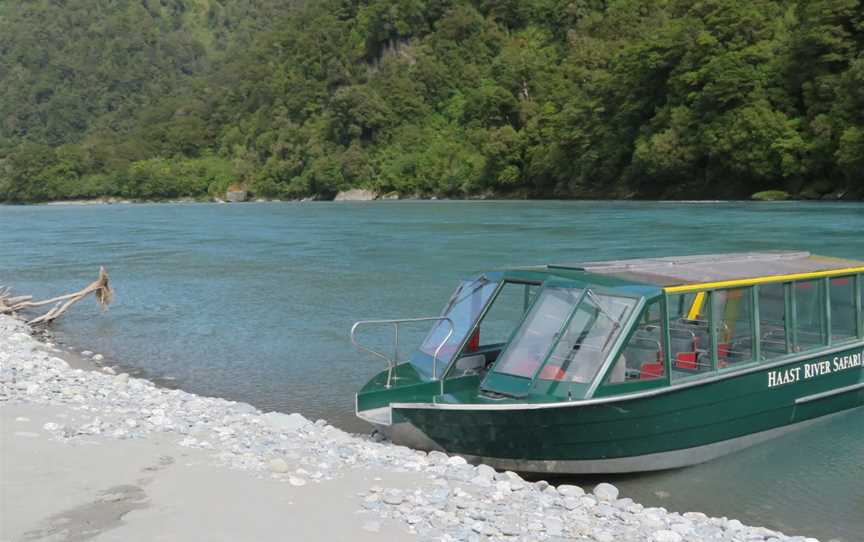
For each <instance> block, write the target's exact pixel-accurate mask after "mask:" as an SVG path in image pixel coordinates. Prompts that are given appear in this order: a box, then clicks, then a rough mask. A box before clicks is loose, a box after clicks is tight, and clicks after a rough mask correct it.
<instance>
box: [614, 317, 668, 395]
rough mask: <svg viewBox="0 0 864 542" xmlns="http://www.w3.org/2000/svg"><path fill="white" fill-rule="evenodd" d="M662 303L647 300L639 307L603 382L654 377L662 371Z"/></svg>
mask: <svg viewBox="0 0 864 542" xmlns="http://www.w3.org/2000/svg"><path fill="white" fill-rule="evenodd" d="M661 308H662V304H661V302H660V301H655V302H654V303H651V304H650V305H648V306H647V307H645V309H644V310H643V311H642V315H641V316H640V317H639V323H638V324H637V325H636V329H635V330H634V331H633V334H632V335H630V340H629V341H628V342H627V346H626V347H625V348H624V349H623V350H622V351H621V353H620V354H619V355H618V358H617V359H616V360H615V363H613V364H612V369H611V370H610V371H609V374H608V376H607V377H606V383H607V384H621V383H624V382H632V381H642V380H657V379H662V378H664V377H665V375H666V370H665V359H664V358H665V356H664V354H663V339H662V335H663V333H662V331H663V322H662V312H661Z"/></svg>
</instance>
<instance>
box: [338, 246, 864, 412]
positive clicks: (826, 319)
mask: <svg viewBox="0 0 864 542" xmlns="http://www.w3.org/2000/svg"><path fill="white" fill-rule="evenodd" d="M862 305H864V262H859V261H852V260H845V259H838V258H830V257H823V256H815V255H811V254H810V253H807V252H767V253H741V254H720V255H711V256H685V257H672V258H651V259H640V260H623V261H602V262H587V263H577V264H562V265H547V266H540V267H532V268H520V269H510V270H506V271H496V272H490V273H484V274H481V275H478V276H475V277H471V278H469V279H467V280H465V281H463V282H462V283H461V284H460V285H459V287H458V288H457V290H456V291H455V292H454V293H453V295H452V296H451V298H450V300H449V301H448V303H447V304H446V306H445V308H444V310H443V312H442V315H441V316H440V317H436V318H430V319H429V320H432V321H433V322H434V323H433V325H432V329H431V330H430V332H429V333H428V334H427V335H426V337H425V339H424V340H423V342H422V344H421V346H420V348H419V349H418V350H417V351H416V352H414V353H413V354H412V356H411V358H410V362H409V363H403V364H399V363H398V362H397V361H396V360H395V359H392V360H389V362H392V365H391V367H390V368H388V370H387V371H385V372H384V373H381V374H380V375H379V376H378V377H376V379H373V381H372V382H370V383H369V384H368V385H367V386H366V388H364V390H363V391H361V393H360V395H358V412H359V411H360V410H364V407H366V408H374V407H375V406H383V405H384V404H385V403H388V402H390V401H391V400H392V398H393V397H394V395H393V394H382V393H369V392H382V391H384V390H385V389H386V390H390V389H391V388H406V391H405V392H404V393H401V394H396V395H397V396H398V400H401V401H428V402H436V403H448V402H452V403H465V402H468V403H511V402H529V403H550V402H553V403H554V402H561V401H578V400H591V399H595V398H602V397H610V396H618V395H622V396H623V395H628V394H631V393H635V392H642V391H645V390H654V389H661V388H666V387H670V386H675V385H677V384H689V383H694V382H699V381H701V380H708V379H716V378H720V377H723V376H724V375H729V374H734V373H737V372H739V371H747V370H749V369H753V368H758V367H763V366H764V365H766V364H772V363H776V362H781V361H783V360H788V359H791V358H795V357H798V356H800V355H802V354H807V353H812V354H813V355H814V356H816V355H817V354H818V352H819V351H821V350H828V349H831V348H832V347H837V346H839V345H843V344H846V343H853V342H856V341H857V342H860V341H861V340H862V339H864V316H862ZM420 320H423V319H420ZM381 322H382V321H374V322H367V323H381ZM384 322H385V323H393V322H395V321H384ZM359 324H363V322H361V323H359ZM396 326H397V328H398V323H397V324H396ZM355 327H356V326H355ZM397 332H398V330H397ZM352 337H353V333H352ZM382 357H384V358H385V359H388V358H387V357H386V356H382ZM859 363H860V360H859ZM407 388H413V391H408V390H407Z"/></svg>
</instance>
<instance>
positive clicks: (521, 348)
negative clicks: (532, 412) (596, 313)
mask: <svg viewBox="0 0 864 542" xmlns="http://www.w3.org/2000/svg"><path fill="white" fill-rule="evenodd" d="M581 294H582V291H581V290H579V289H575V288H558V287H547V288H544V289H543V290H541V291H540V294H539V297H538V298H537V301H536V302H535V303H534V304H533V305H532V306H531V310H530V311H529V312H528V315H527V316H526V317H525V320H524V322H522V325H521V326H520V327H519V330H518V331H517V332H516V335H515V336H514V337H513V339H512V340H511V341H510V343H509V344H508V345H507V347H506V349H505V350H504V352H503V353H502V357H501V359H499V360H498V363H497V364H496V365H495V369H494V370H495V372H496V373H503V374H508V375H512V376H518V377H523V378H533V377H534V374H535V373H536V372H537V369H539V368H540V364H541V363H543V360H544V359H545V358H546V354H547V353H548V352H549V349H550V347H551V345H552V344H553V343H554V342H555V337H557V336H558V334H559V333H560V332H561V329H562V328H563V327H564V325H565V324H566V323H567V317H568V316H569V315H570V313H571V312H572V311H573V306H574V305H575V304H576V302H577V301H578V300H579V297H580V296H581Z"/></svg>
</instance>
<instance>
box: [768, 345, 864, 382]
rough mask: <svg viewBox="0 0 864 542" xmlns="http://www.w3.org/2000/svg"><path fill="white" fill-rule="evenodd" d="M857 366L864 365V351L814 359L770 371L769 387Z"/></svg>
mask: <svg viewBox="0 0 864 542" xmlns="http://www.w3.org/2000/svg"><path fill="white" fill-rule="evenodd" d="M856 367H864V351H862V352H858V353H855V354H847V355H845V356H834V359H831V360H825V361H813V362H809V363H805V364H804V365H799V366H798V367H791V368H788V369H778V370H776V371H769V372H768V387H769V388H776V387H777V386H785V385H786V384H794V383H795V382H801V381H802V380H809V379H811V378H816V377H819V376H824V375H828V374H832V373H838V372H840V371H847V370H849V369H854V368H856Z"/></svg>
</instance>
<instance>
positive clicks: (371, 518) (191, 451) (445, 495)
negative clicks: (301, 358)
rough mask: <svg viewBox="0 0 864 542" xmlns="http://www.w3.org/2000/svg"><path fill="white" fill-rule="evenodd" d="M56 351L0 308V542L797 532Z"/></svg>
mask: <svg viewBox="0 0 864 542" xmlns="http://www.w3.org/2000/svg"><path fill="white" fill-rule="evenodd" d="M67 357H69V356H68V354H65V353H64V352H62V351H61V350H59V349H57V348H56V347H54V346H53V345H51V344H50V343H48V344H44V343H41V342H39V341H37V340H36V339H35V338H33V337H32V336H31V333H30V330H29V329H28V328H27V327H26V326H25V325H24V324H23V323H21V322H20V321H18V320H15V319H13V318H11V317H7V316H2V315H0V542H7V541H29V540H52V541H55V540H64V541H80V540H99V541H103V540H124V541H128V540H166V541H175V540H176V541H180V540H183V541H187V540H232V541H242V540H276V539H279V540H282V539H287V540H304V541H305V540H322V541H323V540H326V541H331V540H382V539H384V540H418V539H419V540H424V541H425V540H430V541H431V540H444V541H455V540H466V541H480V540H502V541H503V540H507V541H515V540H520V541H522V540H524V541H528V540H555V541H562V540H586V541H587V540H595V541H599V542H604V541H605V542H612V541H619V540H621V541H652V542H681V541H684V540H687V541H691V540H692V541H714V540H717V541H719V540H723V541H742V542H743V541H765V542H769V541H770V542H776V541H789V540H793V541H798V542H803V541H812V540H813V539H806V538H803V537H787V536H784V535H782V534H780V533H777V532H774V531H771V530H768V529H764V528H761V527H747V526H744V525H742V524H741V522H739V521H737V520H730V519H727V518H708V517H706V516H705V515H704V514H701V513H698V512H687V513H683V514H679V513H675V512H669V511H667V510H665V509H662V508H646V507H643V506H642V505H640V504H638V503H635V502H633V501H632V500H631V499H628V498H626V497H623V496H620V495H619V494H618V490H617V489H616V488H615V487H614V486H611V485H609V484H600V485H598V486H597V487H595V488H593V490H592V491H591V492H589V493H586V492H585V491H584V490H583V489H582V488H579V487H577V486H570V485H561V486H558V487H554V486H550V485H549V484H547V483H546V482H542V481H541V482H534V483H530V482H526V481H524V480H523V479H522V478H521V477H519V476H518V475H516V474H514V473H509V472H508V473H502V472H496V471H494V470H493V469H491V468H489V467H487V466H485V465H480V466H472V465H468V464H467V463H466V462H465V461H464V460H463V459H462V458H460V457H448V456H447V455H445V454H441V453H436V452H433V453H430V454H426V453H423V452H418V451H415V450H410V449H408V448H404V447H400V446H394V445H392V444H389V443H386V442H376V441H375V440H373V439H372V438H369V437H365V436H358V435H350V434H347V433H345V432H344V431H341V430H339V429H337V428H335V427H332V426H330V425H328V424H327V423H326V422H325V421H323V420H318V421H317V422H313V421H311V420H307V419H305V418H304V417H302V416H301V415H299V414H283V413H262V412H260V411H258V410H257V409H255V408H253V407H251V406H250V405H246V404H243V403H236V402H231V401H226V400H223V399H218V398H205V397H199V396H196V395H193V394H190V393H187V392H184V391H182V390H169V389H165V388H160V387H158V386H155V385H154V384H153V383H151V382H148V381H145V380H141V379H137V378H131V377H129V375H126V374H118V375H113V374H108V373H106V372H103V371H101V370H98V369H97V367H96V366H95V365H93V364H90V363H89V362H87V361H86V360H82V359H81V358H78V359H73V358H70V359H65V358H67ZM70 360H71V361H72V362H73V363H74V364H75V365H76V366H77V367H76V366H72V365H70Z"/></svg>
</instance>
